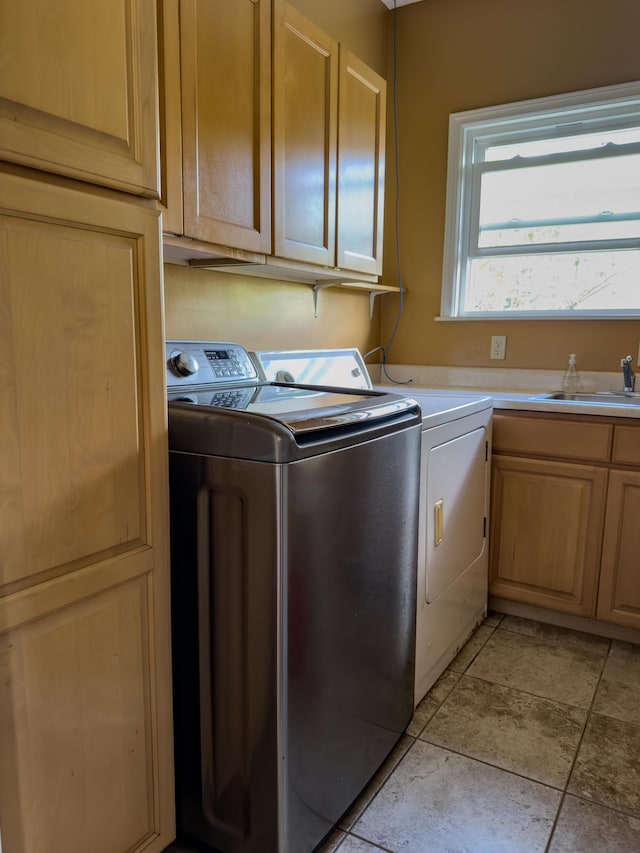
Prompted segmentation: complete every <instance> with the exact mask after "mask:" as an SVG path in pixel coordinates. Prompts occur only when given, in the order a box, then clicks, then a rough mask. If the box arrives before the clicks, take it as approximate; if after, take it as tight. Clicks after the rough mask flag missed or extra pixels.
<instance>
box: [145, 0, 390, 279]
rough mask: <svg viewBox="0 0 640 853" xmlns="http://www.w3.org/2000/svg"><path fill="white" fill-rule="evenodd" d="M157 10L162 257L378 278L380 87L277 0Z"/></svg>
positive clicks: (182, 1) (179, 4)
mask: <svg viewBox="0 0 640 853" xmlns="http://www.w3.org/2000/svg"><path fill="white" fill-rule="evenodd" d="M160 12H161V23H162V27H161V30H162V42H161V44H162V50H161V57H160V60H161V61H160V76H161V91H162V103H163V108H164V117H163V122H162V134H161V152H162V170H163V173H162V184H163V191H162V200H163V203H164V205H165V211H164V213H163V231H164V232H165V240H164V244H165V257H166V258H167V259H168V260H177V261H193V262H198V260H200V261H202V262H206V261H207V259H212V260H214V261H215V260H216V259H224V258H228V259H231V260H237V261H248V262H253V263H254V264H255V266H254V267H250V266H249V267H247V266H244V267H243V268H242V271H243V272H246V273H249V274H251V273H255V274H267V275H270V276H271V277H274V278H277V277H278V276H279V275H281V276H282V277H283V278H290V279H299V280H306V281H311V282H314V281H315V280H316V279H327V278H330V279H333V280H335V281H337V282H339V281H341V277H342V275H343V273H344V278H343V280H344V281H345V282H348V281H352V282H355V281H358V280H362V281H365V282H368V283H376V281H377V276H378V275H379V274H380V273H381V272H382V228H383V201H384V198H383V197H384V156H385V110H386V99H385V82H384V80H382V78H381V77H379V76H378V75H377V74H376V73H375V72H374V71H372V70H371V69H370V68H368V67H367V66H366V65H364V63H362V62H361V61H360V60H358V59H357V57H355V56H353V55H352V54H350V53H349V52H348V51H347V50H346V49H343V48H340V46H339V45H338V43H337V42H336V41H335V39H333V38H332V37H331V36H330V35H328V34H327V33H325V32H323V31H322V30H321V29H320V28H319V27H317V26H316V25H315V24H314V23H312V22H311V21H309V20H308V19H307V18H305V17H304V16H303V15H301V14H300V13H299V12H298V11H297V10H296V9H295V8H293V7H292V6H291V5H289V4H288V3H286V2H284V0H216V1H215V2H212V0H162V2H161V3H160ZM185 238H187V239H185ZM210 265H211V266H216V263H212V264H210ZM386 289H390V290H393V289H396V288H386Z"/></svg>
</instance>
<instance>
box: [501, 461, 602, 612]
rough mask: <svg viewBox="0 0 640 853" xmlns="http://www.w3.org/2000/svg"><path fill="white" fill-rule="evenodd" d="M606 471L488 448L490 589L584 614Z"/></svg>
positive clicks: (596, 557) (589, 605)
mask: <svg viewBox="0 0 640 853" xmlns="http://www.w3.org/2000/svg"><path fill="white" fill-rule="evenodd" d="M606 482H607V472H606V471H605V470H603V469H599V468H591V467H589V466H585V465H575V464H568V463H562V462H551V461H542V460H532V459H521V458H516V457H500V456H496V455H494V456H493V467H492V508H491V515H492V521H491V537H490V542H491V552H490V553H491V556H490V567H491V568H490V592H491V594H493V595H499V596H504V597H505V598H515V599H516V600H519V601H524V602H526V603H528V604H534V605H540V606H543V607H551V608H553V609H555V610H563V611H565V612H567V613H576V614H581V615H592V614H593V608H594V606H595V595H596V584H597V578H598V569H599V561H600V545H601V542H602V524H603V510H604V498H605V488H606Z"/></svg>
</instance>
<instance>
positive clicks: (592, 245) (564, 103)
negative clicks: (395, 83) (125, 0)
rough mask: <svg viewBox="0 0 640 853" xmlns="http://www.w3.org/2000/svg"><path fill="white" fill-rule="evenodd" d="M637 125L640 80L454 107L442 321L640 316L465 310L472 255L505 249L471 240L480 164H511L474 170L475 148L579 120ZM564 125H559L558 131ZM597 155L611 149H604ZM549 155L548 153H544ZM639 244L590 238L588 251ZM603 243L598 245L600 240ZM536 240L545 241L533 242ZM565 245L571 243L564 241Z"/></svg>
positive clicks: (572, 126) (581, 123)
mask: <svg viewBox="0 0 640 853" xmlns="http://www.w3.org/2000/svg"><path fill="white" fill-rule="evenodd" d="M639 124H640V81H637V82H632V83H625V84H620V85H616V86H606V87H602V88H598V89H588V90H584V91H581V92H572V93H569V94H566V95H555V96H552V97H547V98H537V99H534V100H528V101H518V102H514V103H511V104H504V105H499V106H494V107H489V108H483V109H477V110H468V111H465V112H459V113H452V114H451V115H450V117H449V147H448V168H447V188H446V192H447V196H446V198H447V201H446V213H445V240H444V255H443V273H442V294H441V316H440V319H447V320H487V319H496V318H497V319H499V318H504V319H510V320H511V319H527V320H531V319H535V318H538V319H552V318H560V319H567V318H571V319H573V318H581V317H583V318H591V319H593V318H624V319H631V318H635V317H639V316H640V309H639V310H635V309H628V310H621V309H610V310H604V309H597V310H595V309H586V310H585V309H576V310H562V311H555V310H554V311H485V312H476V311H474V312H464V311H463V310H462V304H463V297H464V281H463V279H464V276H465V274H466V268H467V264H468V262H469V260H471V259H472V258H474V257H482V256H483V255H492V256H495V255H496V254H505V255H510V256H512V257H513V256H514V255H515V254H516V253H515V252H514V251H513V247H511V251H505V252H495V251H494V250H493V249H491V250H486V249H482V248H480V247H478V246H477V245H475V243H474V241H476V242H477V239H478V238H479V231H477V229H476V230H474V229H473V223H474V221H475V222H478V211H479V205H480V192H479V190H480V186H479V184H480V180H481V175H482V173H483V172H484V171H489V170H496V169H498V168H513V164H511V165H508V164H509V163H510V161H497V162H498V163H500V162H501V163H503V164H505V163H506V164H507V165H506V166H502V167H501V166H498V165H496V161H481V162H482V166H479V164H478V163H476V165H475V169H474V152H475V151H481V152H484V151H485V150H486V149H487V148H490V147H492V146H493V145H496V144H498V143H500V144H505V143H508V141H509V137H512V138H513V140H514V141H517V142H523V141H527V140H528V139H529V140H532V139H535V140H539V139H544V138H555V137H557V136H559V135H563V133H564V135H567V136H574V135H576V130H577V129H578V128H579V127H582V128H584V127H585V125H587V126H588V130H589V131H590V132H597V131H598V130H599V129H602V130H617V129H624V128H625V127H637V126H639ZM559 129H561V130H562V132H561V133H558V130H559ZM572 156H574V159H585V158H581V157H580V156H579V155H571V154H558V155H552V157H553V158H554V159H555V158H557V160H558V162H561V161H562V160H569V159H570V158H571V157H572ZM601 156H608V155H607V154H606V153H605V154H603V155H601ZM545 161H546V162H550V157H549V155H546V157H545ZM534 162H535V160H534V158H533V157H531V158H529V157H527V158H526V165H533V164H534ZM613 242H615V248H620V249H622V248H640V240H638V239H635V238H633V239H628V240H626V244H628V245H623V243H624V242H625V241H623V240H621V239H616V240H615V241H590V242H589V243H588V244H587V245H588V248H589V250H591V249H593V250H595V249H597V248H605V249H606V248H611V244H612V243H613ZM599 244H602V245H599ZM538 245H539V246H541V247H542V248H539V247H538ZM538 245H536V247H535V248H534V247H533V246H531V247H528V249H529V251H528V252H527V254H536V253H539V252H540V253H542V252H544V253H547V254H548V253H549V248H550V244H538ZM575 245H576V244H575V243H574V244H573V246H570V244H551V246H552V248H553V251H554V252H558V253H560V252H561V251H567V250H575V249H574V248H573V247H575ZM568 247H569V248H568Z"/></svg>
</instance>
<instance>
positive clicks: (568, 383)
mask: <svg viewBox="0 0 640 853" xmlns="http://www.w3.org/2000/svg"><path fill="white" fill-rule="evenodd" d="M562 390H563V391H564V393H565V394H575V393H576V392H577V391H579V390H580V374H579V373H578V367H577V365H576V354H575V353H574V352H572V353H571V355H570V356H569V366H568V367H567V369H566V370H565V372H564V376H563V377H562Z"/></svg>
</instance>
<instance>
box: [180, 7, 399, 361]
mask: <svg viewBox="0 0 640 853" xmlns="http://www.w3.org/2000/svg"><path fill="white" fill-rule="evenodd" d="M292 2H293V5H294V6H296V7H298V9H299V10H300V11H301V12H302V13H303V14H305V15H306V16H307V17H308V18H311V19H313V20H314V21H315V22H316V23H317V24H318V25H319V26H320V27H322V28H323V29H324V30H326V32H328V33H330V34H331V35H332V36H333V37H334V38H336V39H337V40H338V41H340V42H341V43H342V44H344V45H346V46H347V47H348V48H349V49H350V50H351V51H353V52H354V53H355V54H356V55H358V56H360V57H361V58H362V59H363V60H364V61H365V62H366V63H367V64H368V65H370V66H371V67H372V68H374V69H375V70H376V71H377V72H378V73H380V74H382V75H384V74H385V71H386V61H387V43H386V36H387V30H386V21H387V16H388V12H387V10H386V9H385V7H384V6H383V5H382V3H381V2H380V0H292ZM312 295H313V290H312V288H311V287H310V286H308V285H301V284H284V283H281V282H276V281H270V280H267V279H260V278H250V277H245V276H240V275H232V274H225V273H219V272H212V271H208V270H193V269H189V268H186V267H180V266H175V265H172V264H165V314H166V334H167V337H168V338H194V339H196V338H200V337H203V338H209V339H222V340H232V341H238V342H240V343H242V344H244V345H245V346H247V347H249V348H269V347H278V348H295V347H338V346H357V347H359V348H360V349H361V350H362V351H363V352H366V351H368V350H369V349H372V348H373V347H374V346H376V345H377V344H378V342H379V327H380V320H379V317H380V307H379V305H378V304H376V308H375V312H374V319H373V322H371V321H370V319H369V297H368V294H367V293H366V292H354V291H347V290H342V289H340V290H338V289H330V290H323V291H321V292H320V294H319V297H318V308H319V311H318V315H319V316H318V319H315V318H314V314H313V298H312ZM387 298H388V297H386V296H385V297H384V299H387ZM380 301H381V300H380V299H377V300H376V303H379V302H380Z"/></svg>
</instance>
